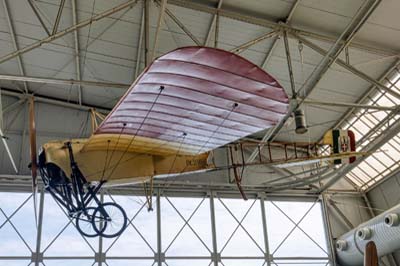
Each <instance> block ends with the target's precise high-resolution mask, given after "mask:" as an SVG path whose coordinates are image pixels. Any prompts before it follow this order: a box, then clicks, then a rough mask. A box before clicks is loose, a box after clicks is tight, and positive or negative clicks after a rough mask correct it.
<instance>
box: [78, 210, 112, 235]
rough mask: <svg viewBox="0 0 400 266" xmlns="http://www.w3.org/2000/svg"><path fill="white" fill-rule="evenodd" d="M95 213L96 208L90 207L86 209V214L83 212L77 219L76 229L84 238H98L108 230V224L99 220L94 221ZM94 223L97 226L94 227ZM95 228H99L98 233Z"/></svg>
mask: <svg viewBox="0 0 400 266" xmlns="http://www.w3.org/2000/svg"><path fill="white" fill-rule="evenodd" d="M95 211H96V208H94V207H88V208H86V214H85V212H83V211H82V212H80V213H79V214H78V216H77V217H76V227H77V229H78V231H79V233H81V234H82V235H84V236H87V237H96V236H99V234H100V232H103V231H104V230H105V229H106V226H107V224H103V223H102V221H100V220H99V219H93V218H94V217H93V214H94V212H95ZM93 222H94V223H96V224H97V225H96V226H94V225H93ZM95 228H98V231H96V230H95Z"/></svg>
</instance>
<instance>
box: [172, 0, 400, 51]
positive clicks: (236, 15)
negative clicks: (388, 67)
mask: <svg viewBox="0 0 400 266" xmlns="http://www.w3.org/2000/svg"><path fill="white" fill-rule="evenodd" d="M168 3H169V4H172V5H176V6H180V7H184V8H189V9H193V10H197V11H200V12H205V13H209V14H214V15H215V14H219V15H220V16H222V17H226V18H231V19H235V20H239V21H242V22H245V23H249V24H254V25H258V26H263V27H267V28H270V29H277V28H278V29H279V28H283V29H286V30H287V31H293V32H295V33H298V34H300V35H302V36H305V37H310V38H313V39H317V40H320V41H324V42H329V43H334V42H335V41H336V39H337V36H331V35H323V34H319V33H316V32H312V31H308V30H302V29H299V28H295V27H292V26H290V25H285V24H282V23H279V22H275V21H271V20H268V19H265V18H260V17H256V16H249V15H244V14H242V13H240V12H238V11H230V10H224V9H218V8H215V7H210V6H208V5H205V4H198V3H196V2H194V1H189V0H169V1H168ZM350 47H353V48H357V49H361V50H365V51H369V52H371V53H375V54H379V55H390V56H393V55H396V56H398V54H399V52H397V51H393V50H388V49H380V48H376V47H372V46H370V45H365V44H363V43H358V42H352V44H351V45H350Z"/></svg>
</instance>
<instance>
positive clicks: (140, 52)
mask: <svg viewBox="0 0 400 266" xmlns="http://www.w3.org/2000/svg"><path fill="white" fill-rule="evenodd" d="M145 7H146V4H145V3H143V11H142V19H141V23H140V30H139V41H138V47H137V51H136V65H135V74H134V77H133V81H135V80H136V78H137V77H138V75H139V69H140V59H141V57H142V46H143V35H144V26H145V13H146V10H145Z"/></svg>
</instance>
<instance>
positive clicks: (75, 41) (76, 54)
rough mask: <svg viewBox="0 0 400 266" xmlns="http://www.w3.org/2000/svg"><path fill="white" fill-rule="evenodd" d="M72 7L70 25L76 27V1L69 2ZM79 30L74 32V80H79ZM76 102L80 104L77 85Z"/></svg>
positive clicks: (80, 89) (79, 92)
mask: <svg viewBox="0 0 400 266" xmlns="http://www.w3.org/2000/svg"><path fill="white" fill-rule="evenodd" d="M71 5H72V23H74V25H76V24H77V23H78V17H77V11H76V10H77V8H76V0H71ZM78 33H79V30H78V29H77V30H76V31H74V49H75V71H76V79H77V80H79V81H80V80H81V79H82V77H81V62H80V51H79V36H78ZM78 102H79V103H80V104H82V86H81V84H79V85H78Z"/></svg>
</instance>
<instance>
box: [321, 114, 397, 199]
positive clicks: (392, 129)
mask: <svg viewBox="0 0 400 266" xmlns="http://www.w3.org/2000/svg"><path fill="white" fill-rule="evenodd" d="M399 110H400V108H397V109H396V111H393V112H392V113H391V115H388V116H387V117H386V118H385V119H384V120H382V121H381V122H380V123H378V124H377V125H376V126H375V127H374V128H373V129H372V130H371V131H376V129H377V128H380V127H381V126H382V125H383V124H385V123H387V122H388V121H390V120H391V119H393V117H394V115H395V114H397V113H398V111H399ZM374 129H375V130H374ZM371 131H370V132H371ZM399 132H400V120H397V121H395V122H394V123H393V124H392V125H390V126H389V127H388V128H387V129H386V130H384V131H383V132H382V133H381V134H380V135H379V136H377V137H376V138H374V139H373V140H372V141H371V142H370V143H369V144H368V145H367V146H365V147H364V148H363V149H362V150H361V151H366V152H375V151H376V150H377V149H379V148H380V147H381V146H382V145H384V144H385V143H386V142H387V141H389V140H390V139H392V138H393V137H394V136H396V135H397V134H399ZM364 137H365V136H364ZM364 137H363V138H364ZM366 158H367V157H362V158H358V159H357V160H356V161H355V162H354V163H352V164H348V165H346V166H344V167H342V168H341V169H340V170H339V171H337V173H336V175H334V176H333V177H332V178H331V179H330V180H329V181H328V182H327V183H326V184H325V185H323V186H322V187H321V188H320V189H319V192H323V191H325V190H326V189H328V188H329V187H331V186H332V185H333V184H335V183H336V182H337V181H338V180H339V179H340V178H342V177H343V176H345V175H346V174H347V173H348V172H350V171H351V170H353V169H354V168H355V167H357V166H358V165H359V164H360V163H361V162H363V161H364V160H365V159H366Z"/></svg>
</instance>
